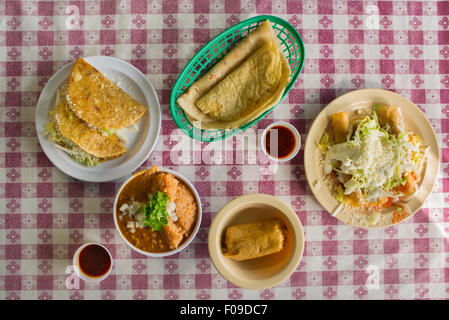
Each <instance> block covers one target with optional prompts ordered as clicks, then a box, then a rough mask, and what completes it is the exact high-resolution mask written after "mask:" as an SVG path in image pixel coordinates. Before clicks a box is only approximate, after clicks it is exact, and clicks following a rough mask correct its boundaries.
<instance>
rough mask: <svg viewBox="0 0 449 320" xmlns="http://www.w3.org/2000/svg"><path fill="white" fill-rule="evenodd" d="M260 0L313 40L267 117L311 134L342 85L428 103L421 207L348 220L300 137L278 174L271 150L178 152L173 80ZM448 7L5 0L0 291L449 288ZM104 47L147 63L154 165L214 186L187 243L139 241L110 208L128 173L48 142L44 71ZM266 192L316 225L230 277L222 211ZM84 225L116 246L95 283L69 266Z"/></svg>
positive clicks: (327, 293) (83, 238) (130, 295)
mask: <svg viewBox="0 0 449 320" xmlns="http://www.w3.org/2000/svg"><path fill="white" fill-rule="evenodd" d="M260 14H271V15H276V16H279V17H281V18H283V19H285V20H288V21H289V22H290V23H291V24H292V25H293V26H294V27H295V28H296V29H297V30H298V31H299V33H300V34H301V36H302V38H303V40H304V43H305V51H306V60H305V65H304V69H303V72H302V74H301V75H300V76H299V78H298V80H297V82H296V83H295V85H294V87H293V88H292V90H291V91H290V93H289V94H288V96H287V97H286V98H285V99H284V100H283V101H282V102H281V104H280V106H278V107H277V108H276V109H275V111H274V112H272V113H271V114H270V115H269V116H268V117H267V118H266V119H264V120H262V121H260V122H259V123H258V124H257V126H256V127H255V129H262V128H264V127H265V126H266V125H267V124H269V123H271V122H273V121H274V120H281V119H282V120H289V121H290V122H291V123H293V124H294V125H296V127H297V128H298V129H299V131H300V133H301V135H302V138H303V141H304V139H305V137H306V134H307V130H308V128H309V127H310V124H311V121H312V120H313V119H314V117H315V116H316V115H317V114H318V112H319V111H320V110H321V109H322V108H323V107H324V106H325V105H326V104H327V103H329V102H330V101H331V100H332V99H334V98H335V97H337V96H339V95H340V94H342V93H344V92H347V91H350V90H355V89H359V88H384V89H388V90H392V91H395V92H398V93H400V94H401V95H403V96H405V97H406V98H408V99H410V100H411V101H412V102H414V103H415V104H417V105H418V106H419V107H420V108H421V109H422V110H423V111H424V113H425V114H426V115H427V117H428V118H429V119H430V121H431V123H432V125H433V127H434V129H435V132H436V134H437V137H438V141H439V143H440V147H441V153H442V159H441V160H442V163H441V169H440V172H439V177H438V180H437V183H436V185H435V188H434V191H433V193H432V194H431V196H430V197H429V199H428V200H427V202H426V203H425V205H424V207H423V208H422V209H421V210H420V211H419V212H418V213H417V214H416V215H415V216H414V217H413V218H411V219H409V220H407V221H405V222H403V223H401V224H399V225H396V226H392V227H388V228H384V229H373V230H366V229H361V228H353V227H350V226H346V225H344V224H342V223H341V222H339V221H338V220H336V219H335V218H333V217H331V216H330V215H329V214H328V213H326V212H325V211H323V209H322V208H321V207H320V206H319V205H318V203H317V202H316V200H315V199H314V197H313V195H312V193H311V192H310V190H309V188H308V185H307V182H306V178H305V174H304V162H303V150H302V149H301V151H300V153H299V155H298V156H297V157H296V158H295V159H294V160H292V161H291V162H289V163H286V164H282V165H279V168H278V170H277V172H276V173H275V174H266V175H260V174H259V168H260V166H263V164H259V163H257V164H251V165H248V164H241V163H233V164H227V165H214V164H208V162H207V161H204V160H203V162H202V163H201V164H195V165H189V164H187V165H176V164H174V163H172V160H171V153H172V152H175V151H172V149H174V146H175V145H176V141H174V140H173V139H171V138H170V133H172V132H173V130H175V129H176V125H175V123H174V122H173V121H172V118H171V115H170V111H169V96H170V90H171V88H172V86H173V84H174V81H175V80H176V77H177V75H178V74H179V72H180V71H181V70H182V68H183V66H185V65H186V63H187V62H188V61H189V59H190V58H191V57H192V56H193V55H194V53H195V52H196V51H197V50H198V49H199V48H200V47H201V46H202V45H203V44H205V43H206V42H207V41H209V40H210V39H211V38H212V37H213V36H215V35H217V34H218V33H219V32H221V31H222V30H224V29H225V28H227V27H230V26H231V25H233V24H235V23H236V22H238V21H241V20H244V19H246V18H249V17H251V16H255V15H260ZM448 15H449V2H448V1H362V0H354V1H338V0H320V1H312V0H310V1H306V0H304V1H293V0H288V1H265V0H259V1H245V0H231V1H223V0H216V1H203V0H167V1H165V0H164V1H162V0H154V1H145V0H131V1H129V0H122V1H14V0H2V1H0V299H447V298H449V75H448V74H449V18H448ZM93 55H109V56H115V57H119V58H122V59H124V60H126V61H128V62H130V63H131V64H133V65H134V66H136V67H137V68H139V69H140V70H141V71H142V72H143V73H144V74H145V75H146V76H147V77H148V79H149V80H150V81H151V83H152V84H153V86H154V87H155V88H156V91H157V94H158V97H159V100H160V102H161V107H162V110H163V119H162V136H161V138H160V140H159V143H158V145H157V147H156V149H155V151H154V152H153V153H152V154H151V155H150V157H149V158H148V160H147V161H146V162H145V163H144V166H151V165H158V166H165V167H172V168H173V169H175V170H178V171H180V172H181V173H183V174H184V175H186V176H187V177H188V178H189V179H191V181H192V182H193V183H194V185H195V186H196V187H197V189H198V191H199V194H200V196H201V197H202V201H203V208H204V217H203V222H202V226H201V229H200V231H199V233H198V235H197V237H196V238H195V240H194V241H193V243H192V244H191V245H190V246H189V247H188V248H187V249H185V250H184V251H182V252H181V253H179V254H177V255H175V256H170V257H167V258H164V259H151V258H146V257H144V256H142V255H139V254H137V253H135V252H133V251H131V250H130V249H129V247H128V246H127V245H126V244H125V243H123V241H122V240H121V239H120V237H119V235H118V233H117V232H116V230H115V228H114V223H113V219H112V204H113V199H114V194H115V191H116V190H117V188H118V185H119V183H114V182H108V183H86V182H81V181H77V180H75V179H72V178H70V177H68V176H67V175H65V174H63V173H62V172H60V171H59V170H58V169H56V168H55V167H54V166H53V164H52V163H51V162H50V161H49V160H48V159H47V157H46V156H45V154H44V153H43V151H42V149H41V147H40V145H39V143H38V140H37V137H36V131H35V125H34V113H35V107H36V103H37V100H38V98H39V94H40V92H41V90H42V89H43V87H44V85H45V83H46V81H48V79H49V78H50V77H51V76H52V75H53V74H54V73H55V72H56V71H57V70H58V69H59V68H60V67H61V66H63V65H64V64H66V63H68V62H69V61H72V60H74V59H75V58H77V57H78V56H93ZM230 141H231V142H232V141H234V142H235V141H236V140H235V139H234V140H233V139H232V138H231V139H230ZM206 145H207V144H203V145H202V146H203V148H204V147H205V146H206ZM254 192H260V193H268V194H273V195H276V196H278V197H279V198H281V199H283V200H284V201H285V202H287V203H289V204H290V205H291V206H292V208H293V209H294V210H295V211H296V213H297V214H298V217H299V219H300V220H301V222H302V224H303V226H304V229H305V235H306V245H305V252H304V256H303V258H302V260H301V263H300V265H299V267H298V268H297V269H296V271H295V272H294V273H293V274H292V275H291V277H289V278H288V279H286V280H285V281H283V282H282V283H281V284H279V285H277V286H275V287H273V288H270V289H266V290H261V291H251V290H244V289H241V288H238V287H236V286H234V285H232V284H230V283H229V282H227V281H226V280H225V279H223V278H222V277H221V276H220V275H219V274H218V273H217V272H216V270H215V268H214V266H213V265H212V263H211V260H210V258H209V254H208V250H207V235H208V228H209V226H210V223H211V220H212V219H213V217H214V215H215V214H216V213H217V211H218V210H219V209H220V208H221V207H222V206H223V205H224V204H225V203H227V202H228V201H230V200H231V199H232V198H233V197H236V196H239V195H241V194H245V193H254ZM88 241H96V242H100V243H103V244H105V245H106V246H107V247H108V248H109V249H110V250H111V252H112V254H113V257H114V269H113V272H112V274H111V276H110V277H108V278H107V279H106V280H104V281H102V282H100V283H99V284H89V283H85V282H83V281H81V282H80V286H79V289H77V288H76V286H75V288H70V289H69V288H68V287H67V286H66V280H67V279H68V277H69V274H68V273H66V270H67V267H68V266H69V265H70V264H71V258H72V255H73V253H74V251H75V250H76V249H77V247H79V246H80V245H81V244H82V243H84V242H88ZM69 287H70V286H69Z"/></svg>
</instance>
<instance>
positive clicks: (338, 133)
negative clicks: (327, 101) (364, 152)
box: [331, 112, 349, 143]
mask: <svg viewBox="0 0 449 320" xmlns="http://www.w3.org/2000/svg"><path fill="white" fill-rule="evenodd" d="M331 121H332V128H333V131H334V138H335V142H336V143H342V142H345V141H346V140H347V137H348V133H349V112H337V113H334V114H333V115H332V116H331Z"/></svg>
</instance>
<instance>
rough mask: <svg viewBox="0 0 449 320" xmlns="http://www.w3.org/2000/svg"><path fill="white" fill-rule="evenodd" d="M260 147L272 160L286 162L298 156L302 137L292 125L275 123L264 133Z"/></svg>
mask: <svg viewBox="0 0 449 320" xmlns="http://www.w3.org/2000/svg"><path fill="white" fill-rule="evenodd" d="M260 147H261V148H262V151H263V152H264V154H265V155H266V156H267V157H268V158H270V159H271V160H273V161H278V162H286V161H289V160H291V159H293V158H294V157H295V156H296V155H297V154H298V152H299V148H300V147H301V136H300V135H299V132H298V130H297V129H296V128H295V127H294V126H293V125H291V124H290V123H288V122H284V121H278V122H274V123H272V124H270V125H269V126H268V127H266V128H265V130H264V131H263V132H262V136H261V138H260Z"/></svg>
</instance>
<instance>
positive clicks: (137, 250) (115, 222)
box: [113, 168, 202, 258]
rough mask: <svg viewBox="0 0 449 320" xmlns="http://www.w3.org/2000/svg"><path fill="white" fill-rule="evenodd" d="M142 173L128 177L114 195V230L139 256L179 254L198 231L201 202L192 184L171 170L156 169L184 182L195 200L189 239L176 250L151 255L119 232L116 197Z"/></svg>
mask: <svg viewBox="0 0 449 320" xmlns="http://www.w3.org/2000/svg"><path fill="white" fill-rule="evenodd" d="M144 171H145V170H141V171H139V172H136V173H135V174H134V175H132V176H131V177H129V178H128V179H127V180H126V181H125V182H123V183H122V185H121V186H120V189H119V190H118V192H117V194H116V195H115V200H114V211H113V214H114V224H115V228H116V229H117V231H118V233H119V234H120V237H121V238H122V239H123V241H125V243H126V244H127V245H128V246H130V247H131V249H133V250H134V251H136V252H138V253H140V254H143V255H145V256H147V257H154V258H162V257H166V256H170V255H173V254H176V253H178V252H180V251H181V250H183V249H184V248H186V247H187V246H188V245H189V244H190V243H191V242H192V240H193V239H194V238H195V236H196V234H197V233H198V230H199V228H200V225H201V217H202V209H201V200H200V196H199V195H198V191H196V189H195V187H194V186H193V184H192V183H191V182H190V181H189V180H187V178H186V177H184V176H183V175H182V174H180V173H179V172H176V171H173V170H171V169H166V168H158V172H166V173H170V174H172V175H174V176H175V177H176V178H178V179H179V180H181V181H182V182H184V183H185V184H186V185H187V186H188V187H189V188H190V190H192V193H193V195H194V197H195V200H196V205H197V208H198V216H197V219H196V225H195V228H194V229H193V232H192V234H191V235H190V236H189V238H188V239H187V240H185V241H184V242H183V243H182V245H180V246H179V247H178V248H176V249H174V250H171V251H167V252H160V253H153V252H147V251H143V250H140V249H139V248H136V247H135V246H134V245H133V244H132V243H131V242H129V241H128V239H126V237H125V236H124V235H123V234H122V232H121V231H120V227H119V226H118V223H117V201H118V197H119V195H120V193H121V192H122V190H123V188H124V187H125V185H126V184H127V183H128V182H129V181H131V180H132V179H134V178H135V177H137V176H138V175H140V174H142V173H143V172H144Z"/></svg>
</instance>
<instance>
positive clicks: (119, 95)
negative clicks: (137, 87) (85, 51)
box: [66, 58, 147, 133]
mask: <svg viewBox="0 0 449 320" xmlns="http://www.w3.org/2000/svg"><path fill="white" fill-rule="evenodd" d="M66 98H67V101H68V104H69V107H70V109H71V110H72V111H73V112H74V113H75V114H76V115H77V116H78V117H79V118H80V119H82V120H83V121H84V122H86V123H88V124H89V125H90V126H92V127H95V128H97V129H99V130H100V131H103V132H107V133H111V132H114V131H115V130H118V129H121V128H125V127H128V126H130V125H132V124H134V123H135V122H137V121H138V120H139V119H140V118H141V117H142V116H143V115H144V114H145V112H146V111H147V107H145V106H143V105H141V104H140V103H139V102H137V101H136V100H135V99H134V98H132V97H131V96H129V95H128V94H127V93H126V92H125V91H123V90H122V89H120V88H119V87H118V86H117V85H116V84H115V83H114V82H112V81H111V80H109V79H108V78H106V77H105V76H104V75H103V74H102V73H101V72H100V71H98V70H97V69H96V68H94V67H93V66H92V65H90V64H89V63H87V62H86V61H85V60H84V59H82V58H78V60H77V61H76V62H75V64H74V66H73V68H72V71H71V73H70V76H69V80H68V87H67V95H66Z"/></svg>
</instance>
